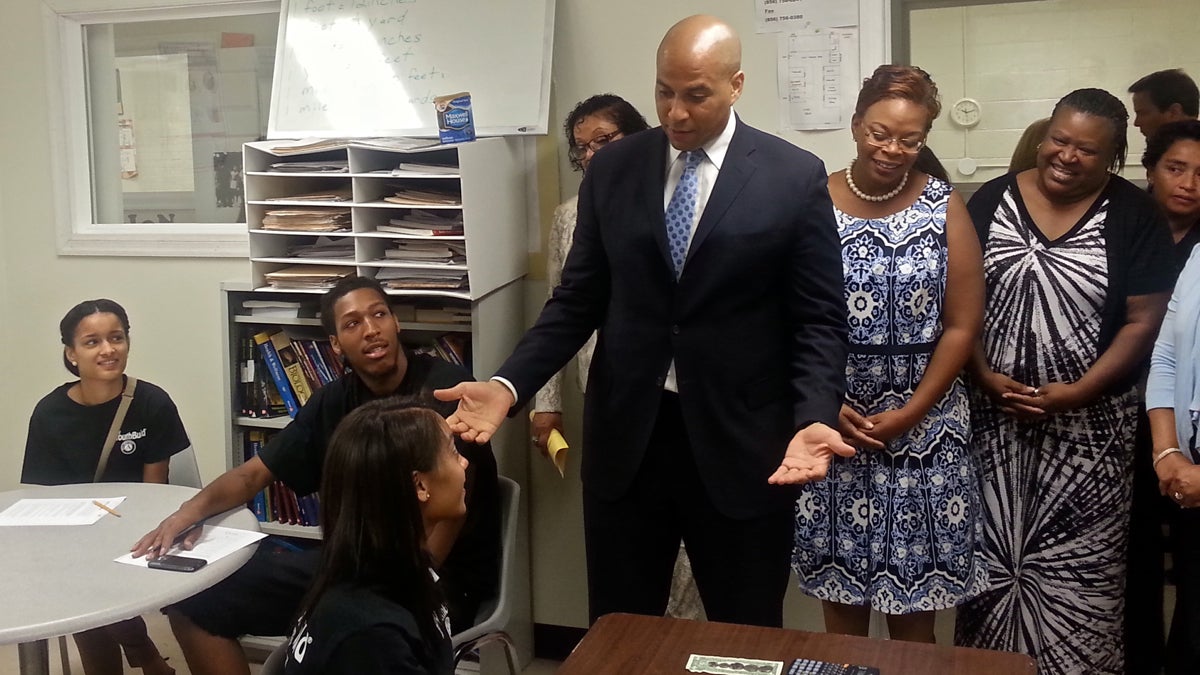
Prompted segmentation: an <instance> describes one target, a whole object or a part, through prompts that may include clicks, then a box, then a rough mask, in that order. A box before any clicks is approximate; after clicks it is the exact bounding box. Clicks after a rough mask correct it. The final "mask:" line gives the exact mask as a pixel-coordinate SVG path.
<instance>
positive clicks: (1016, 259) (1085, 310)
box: [957, 89, 1172, 673]
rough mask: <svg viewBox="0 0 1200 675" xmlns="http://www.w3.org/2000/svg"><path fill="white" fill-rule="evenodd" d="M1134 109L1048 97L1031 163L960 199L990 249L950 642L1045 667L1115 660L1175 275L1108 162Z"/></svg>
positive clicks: (1116, 666) (1097, 93) (1103, 666)
mask: <svg viewBox="0 0 1200 675" xmlns="http://www.w3.org/2000/svg"><path fill="white" fill-rule="evenodd" d="M1128 117H1129V116H1128V113H1127V112H1126V110H1125V106H1124V105H1123V104H1122V103H1121V101H1120V100H1118V99H1117V98H1116V97H1114V96H1112V95H1111V94H1109V93H1108V92H1105V91H1103V90H1099V89H1080V90H1077V91H1074V92H1072V93H1070V94H1068V95H1067V96H1065V97H1064V98H1063V99H1062V100H1060V101H1059V102H1058V104H1057V105H1056V106H1055V108H1054V114H1053V116H1052V118H1051V121H1050V126H1049V128H1048V130H1047V132H1046V135H1045V137H1044V138H1043V139H1042V142H1041V145H1040V146H1039V148H1038V157H1037V167H1036V168H1034V169H1029V170H1027V171H1022V172H1020V173H1015V174H1008V175H1006V176H1002V177H1000V178H997V179H995V180H992V181H990V182H989V183H987V184H985V185H984V186H983V187H982V188H981V189H980V190H979V192H977V193H976V194H975V196H974V197H973V198H972V199H971V202H970V204H969V206H968V209H969V210H970V212H971V216H972V219H973V220H974V221H975V225H976V227H977V229H978V230H979V234H980V241H981V242H982V243H983V247H984V274H985V279H986V282H987V300H986V306H985V313H984V329H983V338H982V344H981V345H980V347H979V348H978V349H977V351H976V355H975V357H974V358H973V359H972V362H971V364H970V370H971V371H972V372H971V374H972V379H973V385H974V388H973V400H972V418H973V422H974V424H973V432H972V441H973V445H974V451H975V452H976V454H977V457H978V458H979V464H980V471H981V475H982V480H983V497H984V508H985V546H986V557H987V561H988V566H989V586H988V589H987V590H986V591H985V592H984V593H983V594H982V595H980V596H979V597H977V598H976V599H975V600H973V601H971V602H969V603H967V604H966V605H964V606H962V607H961V608H960V610H959V615H958V625H957V631H958V635H957V641H958V642H959V644H963V645H968V646H974V647H984V648H989V649H1003V650H1011V651H1021V652H1025V653H1027V654H1031V655H1033V656H1034V657H1036V658H1037V659H1038V665H1039V668H1040V670H1041V671H1042V672H1046V673H1121V672H1123V671H1124V668H1123V660H1124V659H1123V654H1122V651H1123V650H1122V643H1121V637H1122V625H1121V624H1122V619H1121V616H1122V613H1121V608H1122V603H1123V592H1124V571H1125V547H1126V541H1127V537H1128V531H1127V530H1128V523H1129V505H1130V476H1131V465H1132V458H1133V454H1132V453H1133V436H1134V430H1135V427H1136V424H1137V392H1136V389H1135V386H1134V385H1135V380H1136V377H1137V372H1136V371H1137V366H1138V364H1139V363H1141V362H1142V360H1143V359H1144V358H1145V356H1146V354H1147V353H1148V352H1149V350H1150V348H1151V346H1152V344H1153V340H1154V335H1155V332H1156V331H1157V330H1158V326H1159V323H1160V322H1161V320H1162V316H1163V313H1164V311H1165V310H1166V302H1167V298H1168V294H1169V292H1170V290H1171V283H1172V274H1171V262H1170V255H1171V251H1170V240H1169V237H1168V235H1167V231H1166V226H1165V224H1164V223H1163V221H1162V218H1161V216H1160V215H1159V214H1158V212H1157V209H1156V208H1155V206H1154V203H1153V202H1152V200H1151V199H1150V197H1149V195H1147V194H1146V193H1145V192H1143V191H1142V190H1139V189H1138V188H1137V187H1135V186H1134V185H1133V184H1131V183H1129V182H1128V181H1126V180H1124V179H1122V178H1120V177H1119V176H1116V175H1113V174H1112V173H1110V172H1111V171H1113V170H1119V169H1120V167H1121V166H1123V164H1124V160H1125V151H1126V135H1125V134H1126V128H1127V126H1128Z"/></svg>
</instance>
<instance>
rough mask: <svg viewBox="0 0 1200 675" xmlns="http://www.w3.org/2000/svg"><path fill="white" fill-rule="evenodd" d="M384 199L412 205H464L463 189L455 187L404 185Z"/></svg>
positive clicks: (393, 202) (394, 202)
mask: <svg viewBox="0 0 1200 675" xmlns="http://www.w3.org/2000/svg"><path fill="white" fill-rule="evenodd" d="M383 201H385V202H390V203H392V204H407V205H411V206H425V205H434V206H460V205H462V191H461V190H458V189H455V188H444V189H429V188H411V187H402V188H400V189H398V190H396V194H394V195H392V196H389V197H384V198H383Z"/></svg>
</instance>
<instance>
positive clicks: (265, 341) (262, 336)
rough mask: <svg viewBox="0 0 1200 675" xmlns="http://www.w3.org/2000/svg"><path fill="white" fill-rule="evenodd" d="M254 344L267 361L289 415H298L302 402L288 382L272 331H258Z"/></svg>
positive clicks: (268, 369) (268, 370) (268, 368)
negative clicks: (273, 341) (298, 400)
mask: <svg viewBox="0 0 1200 675" xmlns="http://www.w3.org/2000/svg"><path fill="white" fill-rule="evenodd" d="M254 344H256V345H258V351H259V352H260V353H262V357H263V361H266V363H267V372H269V373H271V379H272V380H274V381H275V388H276V389H278V390H279V396H280V398H282V399H283V404H284V405H285V406H287V411H288V415H291V416H292V417H295V416H296V413H297V412H299V411H300V404H299V403H298V402H297V401H296V396H295V394H293V393H292V385H291V384H290V383H289V382H288V376H287V373H286V372H284V370H283V362H282V361H280V360H279V354H277V353H276V352H275V345H273V344H271V334H270V333H265V332H264V333H257V334H255V336H254Z"/></svg>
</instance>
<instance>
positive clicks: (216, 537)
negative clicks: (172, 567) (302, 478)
mask: <svg viewBox="0 0 1200 675" xmlns="http://www.w3.org/2000/svg"><path fill="white" fill-rule="evenodd" d="M265 536H267V535H266V534H264V533H262V532H251V531H249V530H238V529H235V528H232V527H219V526H217V525H205V526H204V532H202V533H201V534H200V538H199V539H197V540H196V544H195V546H193V547H192V550H190V551H185V550H183V549H181V548H179V547H178V546H174V547H172V548H171V550H170V551H167V555H183V556H187V557H189V558H203V559H204V560H207V561H208V562H210V563H214V562H216V561H218V560H220V559H221V558H224V557H225V556H227V555H229V554H230V553H233V552H234V551H236V550H238V549H239V548H243V547H246V546H249V545H250V544H253V543H254V542H256V541H258V540H259V539H262V538H263V537H265ZM113 562H119V563H125V564H126V565H134V566H136V567H146V566H147V565H146V556H142V557H140V558H134V557H133V554H132V553H126V554H125V555H123V556H121V557H119V558H114V559H113Z"/></svg>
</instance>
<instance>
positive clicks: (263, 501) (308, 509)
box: [242, 429, 321, 527]
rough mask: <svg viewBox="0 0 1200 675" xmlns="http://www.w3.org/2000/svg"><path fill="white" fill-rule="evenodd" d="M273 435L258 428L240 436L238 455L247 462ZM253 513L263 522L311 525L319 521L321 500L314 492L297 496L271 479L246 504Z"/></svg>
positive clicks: (288, 488) (280, 483)
mask: <svg viewBox="0 0 1200 675" xmlns="http://www.w3.org/2000/svg"><path fill="white" fill-rule="evenodd" d="M273 435H274V434H272V433H269V432H266V431H261V430H258V429H255V430H252V431H250V432H248V433H247V434H246V435H245V436H243V438H244V439H245V440H244V447H243V448H242V457H243V458H244V459H245V460H246V461H249V460H250V459H252V458H253V457H256V456H257V455H258V453H259V451H260V450H262V448H263V447H265V446H266V444H267V442H268V441H269V440H271V437H272V436H273ZM246 506H247V507H249V509H250V510H251V511H253V512H254V516H255V517H256V518H258V519H259V521H261V522H264V523H269V522H275V523H283V524H287V525H306V526H309V527H314V526H317V525H320V524H321V502H320V498H319V497H318V496H317V493H315V492H314V493H312V494H310V495H297V494H296V492H295V491H294V490H292V489H291V488H290V487H288V486H286V485H284V484H283V481H278V480H277V481H274V482H272V483H271V484H270V485H268V486H267V487H266V489H264V490H262V491H261V492H259V493H258V494H256V495H254V498H253V499H251V500H250V502H249V503H247V504H246Z"/></svg>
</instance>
